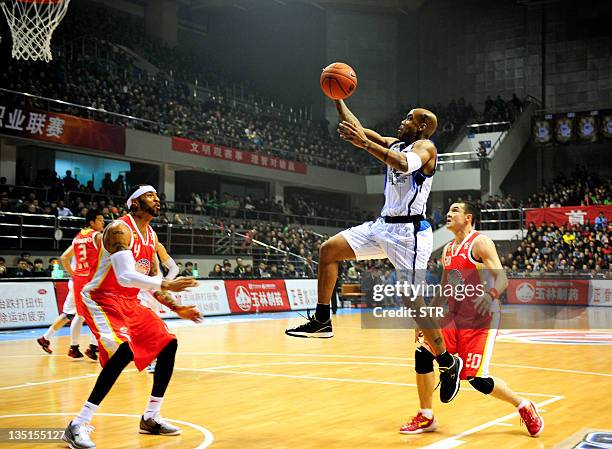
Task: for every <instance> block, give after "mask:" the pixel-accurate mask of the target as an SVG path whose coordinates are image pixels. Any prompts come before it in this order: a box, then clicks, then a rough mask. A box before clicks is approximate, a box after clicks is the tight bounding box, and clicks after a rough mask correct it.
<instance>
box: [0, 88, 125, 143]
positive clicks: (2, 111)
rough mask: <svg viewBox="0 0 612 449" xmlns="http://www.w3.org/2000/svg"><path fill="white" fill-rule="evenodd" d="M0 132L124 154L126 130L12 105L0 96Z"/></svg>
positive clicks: (106, 124)
mask: <svg viewBox="0 0 612 449" xmlns="http://www.w3.org/2000/svg"><path fill="white" fill-rule="evenodd" d="M0 134H9V135H11V136H17V137H23V138H26V139H35V140H43V141H46V142H52V143H61V144H65V145H72V146H76V147H86V148H92V149H95V150H100V151H107V152H110V153H116V154H125V129H124V128H122V127H120V126H117V125H110V124H108V123H103V122H96V121H94V120H88V119H84V118H80V117H75V116H73V115H68V114H60V113H57V112H48V111H39V110H37V109H34V108H32V107H28V106H26V107H20V106H15V105H12V104H10V103H6V102H3V99H2V98H1V97H0Z"/></svg>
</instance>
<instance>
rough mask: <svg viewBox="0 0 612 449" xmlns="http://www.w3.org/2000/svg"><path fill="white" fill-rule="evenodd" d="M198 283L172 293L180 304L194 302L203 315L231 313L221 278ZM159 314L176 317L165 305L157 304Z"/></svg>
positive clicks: (165, 316)
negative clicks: (193, 286)
mask: <svg viewBox="0 0 612 449" xmlns="http://www.w3.org/2000/svg"><path fill="white" fill-rule="evenodd" d="M198 282H199V285H198V286H197V287H195V288H190V289H189V290H188V291H185V292H181V293H174V296H175V297H176V299H177V300H178V301H180V304H182V305H192V304H195V305H196V306H197V308H198V310H199V311H200V312H202V313H204V316H212V315H229V314H230V313H231V311H230V308H229V304H228V302H227V294H226V293H225V286H224V285H223V281H222V280H210V281H203V280H200V281H198ZM159 307H160V310H159V316H160V317H162V318H176V316H177V315H176V313H174V312H172V311H171V310H170V309H168V308H167V307H165V306H162V305H161V304H160V305H159Z"/></svg>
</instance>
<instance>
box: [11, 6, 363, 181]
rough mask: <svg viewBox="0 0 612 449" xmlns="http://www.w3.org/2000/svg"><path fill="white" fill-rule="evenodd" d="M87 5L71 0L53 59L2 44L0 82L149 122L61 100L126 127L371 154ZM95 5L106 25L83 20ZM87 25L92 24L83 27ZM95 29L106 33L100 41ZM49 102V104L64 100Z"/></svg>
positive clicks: (317, 156) (239, 143) (327, 154)
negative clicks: (137, 58)
mask: <svg viewBox="0 0 612 449" xmlns="http://www.w3.org/2000/svg"><path fill="white" fill-rule="evenodd" d="M91 7H92V8H93V10H92V9H91V8H89V6H88V7H87V8H85V9H83V8H82V7H79V6H75V7H72V5H71V9H70V10H69V14H68V15H67V17H66V18H65V19H64V23H62V26H61V27H60V28H59V30H58V32H57V33H56V36H54V42H56V43H57V44H58V45H59V44H61V43H65V42H72V44H71V45H70V46H69V47H67V48H64V50H63V51H57V52H56V56H55V57H54V59H53V61H52V62H51V63H49V64H45V65H42V66H41V64H37V63H32V62H23V61H20V62H16V61H15V60H13V59H11V58H9V57H8V46H7V45H6V44H4V45H5V47H6V48H3V52H5V53H7V54H6V60H7V61H9V62H10V63H9V64H7V67H6V68H5V70H3V71H2V74H0V87H3V88H7V89H10V90H15V91H21V92H28V93H32V94H35V95H39V96H43V97H48V98H52V99H59V100H63V101H67V102H70V103H74V104H77V105H82V106H87V107H91V108H96V109H103V110H105V111H108V112H114V113H117V114H123V115H126V116H130V117H137V118H139V119H144V120H147V121H150V122H143V121H139V120H133V119H130V118H127V117H117V116H113V115H109V114H105V113H100V112H92V111H90V110H85V109H80V108H76V107H70V106H62V110H63V111H66V112H68V113H71V114H75V115H80V116H86V117H89V118H93V119H96V120H102V121H108V122H113V123H117V124H119V125H122V126H127V127H135V128H142V129H146V130H149V131H153V132H158V133H162V134H166V135H176V136H183V137H188V138H193V139H198V140H202V141H205V142H207V143H214V144H219V145H226V146H231V147H234V148H240V149H245V150H249V151H255V152H258V153H261V154H264V155H270V156H277V157H281V158H284V159H290V160H297V161H301V162H305V163H307V164H314V165H321V166H326V167H330V168H335V169H340V170H345V171H352V172H359V171H361V170H362V169H363V167H364V161H365V160H366V158H367V156H366V155H365V154H364V153H363V152H357V151H355V150H354V149H353V148H352V147H351V146H350V145H348V144H346V143H343V142H341V141H340V140H339V139H338V138H337V137H336V136H335V133H333V135H330V132H329V130H328V124H327V122H317V121H312V120H307V119H306V117H305V116H304V117H299V118H298V117H297V116H295V115H294V114H289V113H288V115H282V114H279V113H278V112H272V111H270V110H268V109H266V108H264V107H262V106H259V105H258V104H257V103H256V102H251V103H244V102H236V101H234V99H233V98H230V96H228V94H227V93H226V91H227V87H228V81H226V77H224V76H219V73H222V72H218V71H216V70H217V69H216V67H215V66H214V64H213V63H211V62H210V61H208V60H206V59H201V60H200V59H199V56H198V58H195V57H194V56H193V55H190V54H187V53H185V52H184V51H182V50H181V49H172V50H170V49H168V48H165V47H164V46H163V45H161V44H158V43H157V42H155V41H154V40H153V39H151V38H147V37H146V33H145V32H144V29H143V26H142V23H141V22H139V21H137V20H134V19H131V18H128V17H124V16H122V15H120V14H118V13H117V12H115V11H114V10H111V9H108V8H106V7H104V6H101V5H94V4H92V5H91ZM95 11H98V13H99V14H98V16H99V17H102V18H104V19H103V22H105V23H106V22H109V23H107V24H106V25H108V26H106V25H105V24H102V25H100V24H95V25H94V24H93V23H92V21H91V20H85V19H86V18H87V17H90V16H91V15H92V14H93V13H95ZM94 22H95V21H94ZM110 22H112V26H111V25H110ZM84 23H87V24H89V23H92V25H93V26H92V27H91V28H89V27H84V26H83V24H84ZM98 28H99V29H98ZM111 30H112V31H111ZM138 31H140V32H138ZM97 32H99V34H96V33H97ZM109 32H111V33H112V34H111V35H110V36H109V35H108V33H109ZM83 36H86V37H87V39H86V40H83V41H82V42H83V45H82V47H81V46H78V45H74V39H77V38H79V39H82V38H83ZM96 36H106V38H105V39H104V40H100V39H99V38H98V37H96ZM5 42H10V39H6V40H5ZM114 43H118V44H122V45H124V46H127V47H129V48H131V49H133V50H136V51H137V52H141V54H142V55H143V56H144V57H145V59H148V60H149V61H150V62H151V63H152V64H153V65H154V66H156V67H157V68H159V69H160V70H159V71H157V72H155V73H153V72H148V71H145V70H143V69H141V68H139V67H138V66H137V65H136V64H135V62H134V58H133V57H132V56H131V55H130V54H128V53H126V52H124V51H122V50H120V49H119V47H117V46H115V45H114ZM74 47H76V49H75V48H74ZM195 80H198V81H199V83H198V86H203V85H205V86H208V87H209V90H206V91H198V90H197V89H196V88H195V84H194V83H195ZM244 84H246V85H247V88H249V89H250V88H252V86H251V85H250V83H248V82H246V83H243V86H242V87H244ZM197 92H200V96H198V95H197ZM203 92H205V93H203ZM35 104H36V105H37V106H38V107H41V108H44V107H48V106H49V105H48V104H47V103H46V102H41V101H38V102H36V103H35ZM51 107H52V109H54V110H55V109H57V108H60V105H58V104H52V106H51ZM151 122H152V123H151Z"/></svg>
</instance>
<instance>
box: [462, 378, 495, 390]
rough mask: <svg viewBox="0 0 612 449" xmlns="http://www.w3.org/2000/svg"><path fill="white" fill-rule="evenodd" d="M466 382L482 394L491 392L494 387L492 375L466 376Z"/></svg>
mask: <svg viewBox="0 0 612 449" xmlns="http://www.w3.org/2000/svg"><path fill="white" fill-rule="evenodd" d="M468 382H469V383H470V385H471V386H472V387H474V389H475V390H477V391H480V392H481V393H484V394H491V392H492V391H493V387H495V382H494V381H493V378H492V377H468Z"/></svg>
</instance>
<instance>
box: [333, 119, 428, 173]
mask: <svg viewBox="0 0 612 449" xmlns="http://www.w3.org/2000/svg"><path fill="white" fill-rule="evenodd" d="M338 133H340V137H341V138H342V139H344V140H346V141H347V142H350V143H352V144H353V145H355V146H356V147H358V148H362V149H364V150H366V151H367V152H368V153H370V154H371V155H372V156H374V157H375V158H376V159H378V160H379V161H382V162H384V163H385V164H387V165H388V166H390V167H391V168H394V169H395V170H397V171H399V172H402V173H406V174H409V173H412V172H415V171H417V170H418V169H419V168H421V167H423V166H424V165H427V164H428V163H429V162H430V161H431V160H432V159H434V160H435V158H436V147H435V146H434V144H433V143H432V142H431V141H429V140H418V141H416V142H415V143H414V145H413V146H412V151H410V152H407V153H404V152H401V151H391V149H389V148H388V147H386V146H382V145H380V144H378V143H376V142H373V141H371V140H370V139H368V137H367V136H366V134H365V131H364V129H363V127H362V126H360V125H355V124H353V123H349V122H342V123H340V125H338Z"/></svg>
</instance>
